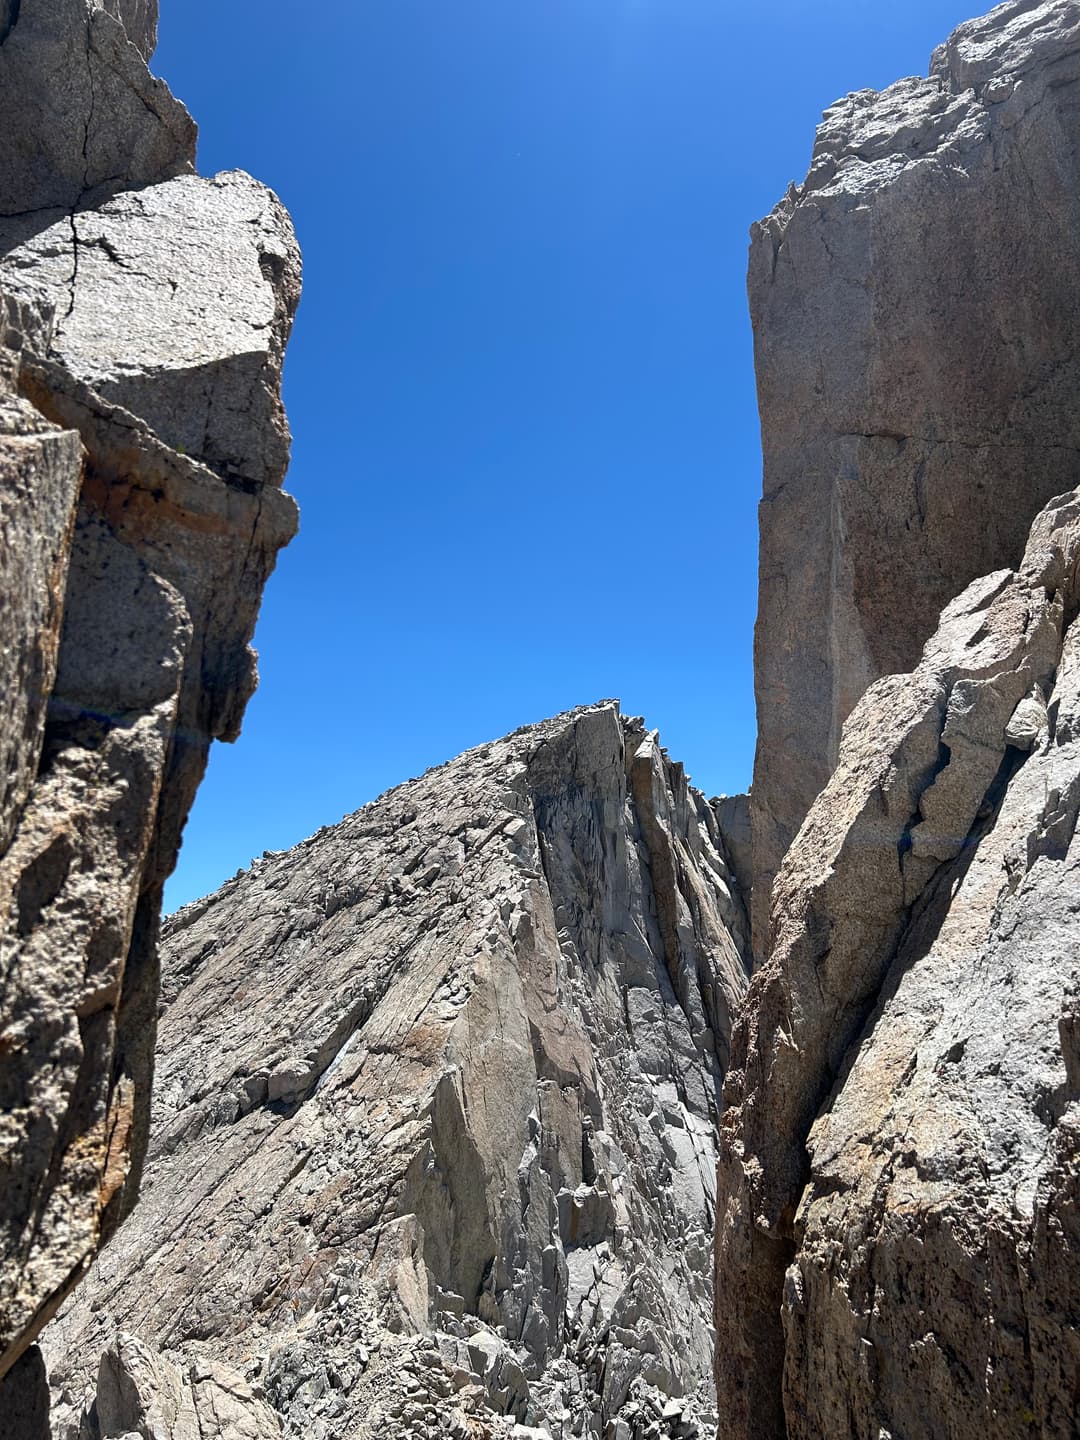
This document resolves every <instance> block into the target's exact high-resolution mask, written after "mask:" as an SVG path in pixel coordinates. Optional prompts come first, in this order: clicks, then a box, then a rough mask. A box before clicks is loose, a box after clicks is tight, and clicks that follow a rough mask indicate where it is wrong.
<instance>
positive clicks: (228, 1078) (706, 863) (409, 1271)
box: [49, 703, 747, 1440]
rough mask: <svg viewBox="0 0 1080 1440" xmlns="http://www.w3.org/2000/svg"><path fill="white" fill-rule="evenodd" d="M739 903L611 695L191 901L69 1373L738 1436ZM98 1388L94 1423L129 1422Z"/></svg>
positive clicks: (396, 1428)
mask: <svg viewBox="0 0 1080 1440" xmlns="http://www.w3.org/2000/svg"><path fill="white" fill-rule="evenodd" d="M732 889H733V885H732V881H731V875H730V871H729V868H728V865H727V862H726V859H725V855H724V847H723V842H722V840H721V836H720V831H719V828H718V825H717V823H716V819H715V815H714V812H713V810H712V808H711V807H710V805H709V804H708V803H707V802H706V801H705V800H704V799H703V798H702V797H701V796H700V795H698V794H697V793H696V792H695V791H693V790H692V789H690V788H689V786H688V785H687V783H686V779H685V777H684V775H683V774H682V771H681V768H680V767H679V766H677V765H673V764H672V763H671V762H670V761H668V760H667V758H666V757H665V755H664V754H663V752H662V751H661V750H660V748H659V746H658V744H657V741H656V738H655V736H650V735H648V734H647V733H646V732H645V731H644V729H643V728H642V726H641V722H640V721H627V720H623V719H621V718H620V716H619V714H618V709H617V707H616V706H615V705H614V704H613V703H607V704H603V705H599V706H597V707H595V708H592V709H587V710H582V711H576V712H573V713H572V714H570V715H566V716H562V717H560V718H559V719H557V720H552V721H549V722H547V723H545V724H543V725H538V726H535V727H532V728H530V729H526V730H523V731H521V732H519V733H518V734H516V735H513V736H511V737H509V739H507V740H504V741H500V742H498V743H497V744H493V745H489V746H483V747H481V748H480V749H479V750H474V751H470V752H469V753H468V754H467V755H463V756H461V757H460V758H459V759H458V760H455V761H454V762H452V763H451V764H449V765H446V766H443V767H442V768H440V769H438V770H434V771H431V772H429V773H428V774H427V775H425V776H424V777H423V778H422V779H420V780H415V781H411V782H409V784H407V785H403V786H401V787H400V788H398V789H396V790H393V791H390V792H389V793H388V794H387V795H386V796H384V797H383V798H382V799H380V800H378V801H376V802H375V803H374V804H372V805H369V806H366V807H365V808H364V809H362V810H360V811H358V812H357V813H356V814H355V815H353V816H350V817H349V818H348V819H346V820H344V821H342V823H341V824H340V825H338V826H335V827H334V828H333V829H330V830H326V831H322V832H320V833H319V834H318V835H316V836H314V837H312V839H311V840H309V841H307V842H306V843H305V844H303V845H301V846H298V847H297V848H296V849H295V850H293V851H290V852H289V853H287V854H283V855H276V856H267V857H266V858H264V859H263V860H262V861H260V862H258V863H257V864H256V865H255V866H254V867H253V869H252V870H251V871H249V872H248V873H247V874H245V875H243V876H241V877H239V878H238V879H236V880H235V881H233V882H232V883H230V884H229V885H227V886H226V887H225V888H224V889H223V890H221V891H220V892H219V893H218V894H217V895H215V896H211V897H210V898H209V899H208V900H205V901H200V902H198V903H197V904H196V905H194V906H189V907H188V908H187V909H186V910H182V911H181V912H180V913H179V914H178V915H176V916H175V917H173V919H172V920H170V921H169V922H168V926H167V932H166V939H165V943H164V982H163V990H164V997H165V1001H166V1006H165V1009H164V1013H163V1015H162V1018H161V1022H160V1028H159V1058H158V1073H157V1081H156V1089H155V1119H154V1126H153V1139H152V1141H151V1148H150V1161H149V1170H148V1175H149V1179H148V1182H147V1184H146V1186H145V1187H144V1193H143V1197H142V1199H141V1200H140V1203H139V1206H138V1208H137V1210H136V1212H135V1214H134V1215H133V1216H132V1218H131V1219H130V1220H129V1221H128V1223H127V1224H126V1225H125V1226H124V1228H123V1230H122V1231H121V1233H120V1234H119V1235H118V1236H117V1237H116V1239H115V1240H114V1242H113V1243H112V1244H111V1245H110V1247H109V1249H108V1251H107V1252H106V1253H105V1254H104V1255H103V1256H102V1257H101V1259H100V1261H99V1264H98V1267H97V1269H96V1271H95V1275H94V1276H93V1277H91V1279H90V1281H88V1282H87V1286H84V1287H83V1289H82V1291H81V1293H80V1295H79V1296H78V1297H76V1303H75V1305H74V1306H73V1307H72V1308H70V1309H69V1310H68V1311H67V1312H66V1314H65V1315H64V1317H63V1318H62V1320H61V1321H60V1322H59V1324H58V1325H57V1326H56V1327H55V1328H54V1329H53V1331H52V1332H51V1336H52V1338H51V1340H50V1344H49V1357H50V1363H51V1368H52V1373H53V1380H54V1385H55V1386H56V1387H57V1388H58V1389H61V1390H64V1391H66V1392H68V1393H69V1395H71V1396H72V1397H73V1398H75V1399H76V1400H81V1397H82V1394H83V1392H84V1389H85V1388H86V1387H87V1386H88V1385H89V1386H90V1387H91V1394H93V1384H94V1381H95V1375H96V1371H97V1364H98V1356H100V1355H101V1354H102V1352H103V1351H105V1350H106V1349H107V1348H108V1347H114V1350H113V1360H111V1361H110V1362H109V1364H110V1366H111V1369H110V1370H109V1374H110V1375H111V1374H112V1373H113V1372H114V1371H115V1368H116V1365H117V1364H121V1363H122V1364H123V1365H125V1366H128V1368H130V1365H129V1362H128V1360H126V1359H124V1356H125V1355H126V1354H127V1353H128V1351H127V1349H125V1347H126V1346H128V1342H126V1341H120V1342H118V1341H117V1339H116V1337H117V1335H118V1333H119V1332H124V1331H130V1332H133V1333H135V1334H137V1335H139V1336H140V1337H141V1338H142V1340H143V1341H144V1342H149V1343H150V1344H151V1345H152V1346H153V1347H155V1349H157V1350H159V1351H160V1350H165V1351H168V1352H169V1356H168V1362H167V1363H168V1364H170V1365H172V1366H174V1367H175V1368H176V1369H177V1371H178V1373H180V1374H181V1375H183V1374H186V1373H189V1372H190V1368H191V1366H192V1365H194V1364H196V1363H200V1364H201V1363H204V1361H205V1359H206V1358H212V1359H213V1360H214V1362H215V1363H218V1364H221V1365H225V1366H228V1367H232V1369H233V1370H237V1371H242V1372H243V1374H244V1376H245V1378H246V1383H247V1384H249V1385H250V1386H251V1387H252V1388H253V1389H254V1390H255V1391H256V1392H257V1393H259V1394H261V1395H262V1396H263V1397H264V1399H265V1400H266V1401H267V1403H268V1404H269V1405H270V1407H271V1409H272V1411H273V1412H274V1414H275V1416H276V1417H278V1423H279V1424H280V1425H281V1427H282V1430H283V1432H284V1433H285V1434H287V1435H296V1436H305V1437H316V1440H322V1437H325V1440H330V1437H336V1436H338V1435H344V1434H348V1435H350V1436H358V1437H359V1436H363V1437H375V1436H400V1437H406V1436H408V1437H411V1440H420V1437H425V1436H429V1435H430V1436H432V1437H436V1436H438V1437H442V1436H446V1435H448V1434H462V1435H464V1434H466V1433H470V1434H491V1435H502V1434H506V1433H509V1431H510V1429H511V1428H512V1426H513V1424H514V1423H515V1421H516V1422H518V1423H526V1424H529V1425H533V1426H540V1425H543V1426H545V1427H547V1429H548V1433H550V1434H552V1435H558V1436H562V1435H567V1436H569V1435H571V1434H578V1433H582V1432H581V1430H580V1428H579V1427H580V1426H581V1425H582V1424H585V1425H586V1427H587V1432H586V1433H596V1431H597V1427H598V1426H599V1427H600V1432H601V1433H602V1432H603V1430H604V1429H605V1427H607V1426H608V1425H609V1423H610V1425H611V1426H612V1431H611V1433H616V1428H615V1427H617V1425H618V1424H619V1423H621V1424H623V1425H624V1426H625V1432H623V1431H618V1432H617V1433H620V1434H621V1433H631V1434H635V1435H636V1434H644V1433H646V1432H647V1429H648V1426H649V1424H650V1423H652V1422H653V1421H655V1420H656V1419H657V1417H659V1416H660V1414H661V1412H662V1411H663V1410H664V1407H665V1406H667V1407H668V1409H669V1422H668V1424H667V1425H666V1426H665V1430H664V1433H665V1434H670V1435H675V1434H681V1435H688V1434H692V1433H695V1430H694V1427H695V1426H696V1425H698V1424H699V1423H700V1425H701V1426H702V1427H703V1429H704V1428H705V1427H709V1426H711V1424H712V1423H713V1414H714V1405H713V1399H712V1386H711V1365H712V1335H711V1330H710V1323H709V1322H710V1315H711V1303H712V1298H711V1266H710V1260H709V1255H710V1249H711V1238H712V1226H713V1216H714V1209H713V1185H714V1179H715V1148H714V1134H715V1128H714V1127H715V1120H716V1102H717V1089H718V1086H719V1082H720V1078H721V1068H720V1064H719V1063H718V1056H721V1055H724V1054H726V1049H727V1040H728V1033H729V1028H730V1021H729V1015H730V1012H731V1010H732V1008H733V1007H734V1006H735V1005H736V1004H737V1003H738V1001H739V999H740V998H741V996H742V993H743V991H744V990H745V986H746V975H747V963H746V958H745V957H746V954H747V945H746V939H747V936H746V923H745V918H744V915H743V912H742V908H741V906H740V904H739V902H738V901H737V900H736V899H735V898H734V897H733V894H732ZM118 1344H119V1349H116V1348H115V1347H116V1346H117V1345H118ZM200 1357H203V1359H202V1360H200ZM137 1363H138V1362H137V1360H135V1361H131V1365H137ZM102 1373H103V1374H104V1373H105V1372H104V1370H103V1372H102ZM109 1383H112V1382H111V1381H110V1382H109ZM139 1383H140V1384H141V1385H142V1393H143V1395H144V1397H145V1399H146V1401H147V1403H149V1402H150V1400H151V1399H152V1398H153V1396H154V1395H155V1394H157V1393H158V1390H159V1389H160V1382H159V1381H157V1380H154V1379H153V1378H152V1377H151V1378H150V1379H144V1380H143V1381H141V1382H139ZM135 1388H138V1386H136V1387H135ZM96 1394H97V1401H96V1403H97V1418H95V1414H94V1412H93V1411H90V1412H88V1413H87V1415H86V1417H85V1418H84V1419H83V1420H82V1422H81V1423H82V1432H81V1433H83V1434H84V1435H91V1436H97V1435H99V1434H103V1435H104V1434H108V1435H111V1434H114V1433H120V1432H118V1431H115V1430H113V1429H109V1428H107V1427H104V1426H102V1425H101V1422H100V1412H101V1404H102V1400H101V1397H102V1390H101V1388H100V1385H99V1386H98V1389H97V1391H96ZM69 1414H70V1419H68V1418H67V1417H68V1416H69ZM470 1416H471V1417H472V1419H473V1420H474V1421H475V1422H476V1425H477V1427H478V1428H476V1429H474V1430H472V1431H467V1430H466V1428H457V1429H455V1428H454V1427H455V1426H457V1427H466V1422H467V1419H468V1417H470ZM58 1421H59V1422H60V1424H59V1429H58V1434H60V1435H64V1434H66V1433H71V1434H73V1435H74V1434H78V1433H80V1432H79V1429H78V1426H79V1424H80V1421H79V1407H78V1405H76V1406H75V1407H74V1408H73V1410H72V1411H70V1412H69V1411H68V1410H64V1411H63V1412H62V1413H61V1415H60V1416H59V1417H58ZM481 1422H483V1424H485V1425H487V1426H488V1427H489V1428H488V1429H487V1430H485V1429H481V1428H479V1426H480V1424H481ZM67 1424H70V1425H71V1427H72V1428H71V1431H70V1432H68V1431H67V1430H66V1429H65V1428H64V1426H65V1425H67ZM95 1427H96V1428H95ZM163 1433H165V1434H168V1435H170V1436H172V1435H174V1434H178V1433H179V1432H178V1431H175V1430H173V1429H168V1428H166V1429H165V1430H164V1431H163ZM200 1433H201V1434H202V1435H203V1436H204V1437H206V1440H210V1437H218V1436H220V1437H222V1440H225V1437H226V1436H229V1435H231V1434H232V1433H233V1432H232V1431H231V1430H229V1429H228V1428H227V1427H226V1428H221V1427H220V1426H219V1427H218V1428H214V1427H213V1426H209V1428H206V1427H204V1429H203V1431H202V1432H200Z"/></svg>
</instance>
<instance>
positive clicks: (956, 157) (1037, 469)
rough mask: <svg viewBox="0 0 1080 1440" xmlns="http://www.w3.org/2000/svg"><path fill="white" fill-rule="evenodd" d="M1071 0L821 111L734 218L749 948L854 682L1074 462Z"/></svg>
mask: <svg viewBox="0 0 1080 1440" xmlns="http://www.w3.org/2000/svg"><path fill="white" fill-rule="evenodd" d="M1078 100H1080V6H1078V5H1077V4H1076V3H1075V0H1044V3H1037V0H1013V3H1009V4H1006V5H1001V6H999V7H998V8H997V9H996V10H994V11H993V12H992V13H991V14H990V15H988V16H987V17H986V18H985V19H982V20H976V21H972V22H971V23H970V24H967V25H963V26H961V27H960V29H958V30H957V31H956V33H955V34H954V35H953V36H952V38H951V39H950V40H949V41H948V43H947V44H945V45H943V46H942V47H941V48H940V49H939V50H938V51H937V52H936V53H935V55H934V57H933V63H932V66H931V73H930V76H929V78H928V79H908V80H902V81H900V82H899V83H898V84H896V85H893V86H892V87H890V88H889V89H888V90H885V91H883V92H882V93H880V94H878V93H876V92H874V91H869V90H867V91H861V92H859V93H858V94H855V95H849V96H848V97H847V98H846V99H844V100H841V101H840V102H839V103H838V104H836V105H834V106H833V107H832V108H831V109H830V110H828V111H827V112H826V115H825V118H824V122H823V124H822V126H821V128H820V130H819V131H818V136H817V143H816V145H815V147H814V155H813V161H812V164H811V168H810V172H809V174H808V176H807V178H806V180H805V181H804V182H803V184H802V185H801V186H798V187H792V189H791V190H790V191H789V193H788V195H787V196H786V197H785V199H784V200H783V201H782V202H781V203H780V205H779V206H778V207H777V209H776V210H775V211H774V212H773V213H772V214H771V215H770V216H769V217H768V218H767V219H766V220H764V221H763V222H762V223H761V224H760V225H759V226H757V227H755V231H754V240H753V245H752V249H751V259H750V281H749V288H750V302H751V310H752V314H753V322H754V332H755V350H756V362H757V373H758V389H759V401H760V407H761V420H762V438H763V446H764V456H765V481H764V498H763V500H762V504H761V511H760V516H761V585H760V602H759V610H758V620H757V631H756V641H755V684H756V690H757V705H758V748H757V758H756V763H755V767H754V783H753V790H752V802H753V845H754V899H753V921H754V943H755V949H756V951H757V953H758V954H759V955H763V954H764V952H765V950H766V948H767V943H768V936H767V921H768V915H769V897H770V891H771V887H772V880H773V876H774V875H775V873H776V870H777V868H778V866H779V864H780V861H781V859H782V857H783V855H784V852H785V851H786V849H787V847H788V845H789V844H790V842H791V840H792V838H793V837H794V835H795V833H796V831H797V830H798V829H799V826H800V825H801V823H802V821H803V818H804V817H805V815H806V813H807V811H808V810H809V808H810V804H811V802H812V801H813V799H814V798H815V796H816V795H817V794H818V793H819V792H820V791H821V790H822V788H823V787H824V785H825V783H826V781H827V780H828V778H829V776H830V774H831V773H832V771H833V768H834V766H835V763H836V758H837V752H838V744H839V739H840V734H841V727H842V725H843V723H844V721H845V719H846V718H847V716H848V715H849V714H850V712H851V710H852V708H853V707H854V705H855V703H856V701H857V700H858V699H859V697H860V696H861V695H862V693H863V692H864V691H865V690H866V688H867V686H868V685H869V684H870V683H871V682H872V681H873V680H875V679H877V678H878V677H880V676H882V675H887V674H893V673H900V672H903V671H907V670H910V669H911V668H912V667H913V666H914V665H915V664H916V663H917V661H918V658H919V654H920V652H921V650H922V647H923V645H924V644H925V642H926V640H927V639H928V638H929V636H930V635H931V634H932V633H933V631H934V628H935V626H936V624H937V620H938V616H939V614H940V612H941V610H942V608H943V607H944V606H945V605H946V604H947V603H948V602H949V601H950V600H952V599H953V597H954V596H955V595H957V594H958V593H959V592H960V591H961V590H962V589H963V587H964V586H965V585H966V584H968V583H969V582H970V581H971V580H974V579H976V578H977V577H978V576H980V575H984V574H987V573H989V572H990V571H992V570H996V569H999V568H1001V567H1003V566H1015V565H1017V564H1018V563H1019V560H1020V557H1021V555H1022V554H1023V550H1024V545H1025V543H1026V539H1027V533H1028V529H1029V527H1030V525H1031V522H1032V520H1033V518H1034V516H1035V515H1036V513H1037V512H1038V511H1039V510H1040V508H1041V507H1042V506H1043V505H1044V504H1046V502H1047V501H1048V500H1049V499H1050V498H1051V497H1052V496H1054V495H1058V494H1061V493H1062V492H1063V491H1066V490H1068V489H1070V488H1071V486H1072V485H1073V484H1075V477H1076V466H1077V463H1078V460H1080V409H1078V407H1077V406H1076V403H1075V395H1076V391H1077V387H1078V385H1080V355H1078V353H1077V346H1076V334H1077V329H1078V327H1080V300H1078V297H1080V106H1078Z"/></svg>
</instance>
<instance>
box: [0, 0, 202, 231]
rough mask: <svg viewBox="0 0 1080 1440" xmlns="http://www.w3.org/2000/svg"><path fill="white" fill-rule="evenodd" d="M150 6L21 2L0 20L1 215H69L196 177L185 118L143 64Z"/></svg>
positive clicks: (74, 0) (190, 127)
mask: <svg viewBox="0 0 1080 1440" xmlns="http://www.w3.org/2000/svg"><path fill="white" fill-rule="evenodd" d="M156 9H157V7H156V5H154V4H151V3H147V0H108V3H107V4H104V5H103V4H102V3H101V0H19V3H18V4H17V5H15V4H11V3H9V4H8V5H7V7H6V12H7V19H6V21H4V19H3V15H2V14H0V133H2V134H3V136H4V151H3V157H2V159H0V218H2V217H11V216H29V214H30V213H31V212H34V211H45V210H49V209H58V210H61V211H66V212H67V213H68V214H71V213H73V212H74V211H75V210H77V209H82V208H84V207H86V206H88V205H92V204H96V203H98V202H99V201H100V200H101V199H102V198H103V197H104V196H105V195H108V194H111V193H113V192H115V191H117V190H122V189H130V188H132V187H136V186H143V185H150V184H153V183H154V182H155V181H158V180H164V179H167V178H169V177H171V176H173V175H181V174H185V173H190V172H191V171H192V170H193V169H194V162H195V133H196V132H195V126H194V124H193V122H192V120H191V117H190V115H188V113H187V111H186V110H185V109H184V107H183V106H182V105H181V104H180V103H179V102H178V101H177V100H175V99H174V98H173V97H172V95H171V94H170V93H169V89H168V86H167V85H165V84H164V82H163V81H161V80H157V79H155V78H154V76H152V75H151V74H150V72H149V70H148V69H147V67H146V58H148V56H149V54H150V52H151V49H152V45H153V40H154V36H155V34H156V28H157V22H156ZM125 25H126V26H128V27H130V28H128V29H125ZM5 32H6V33H5ZM140 52H141V53H140ZM58 76H62V77H63V79H62V83H58V81H57V77H58Z"/></svg>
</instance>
